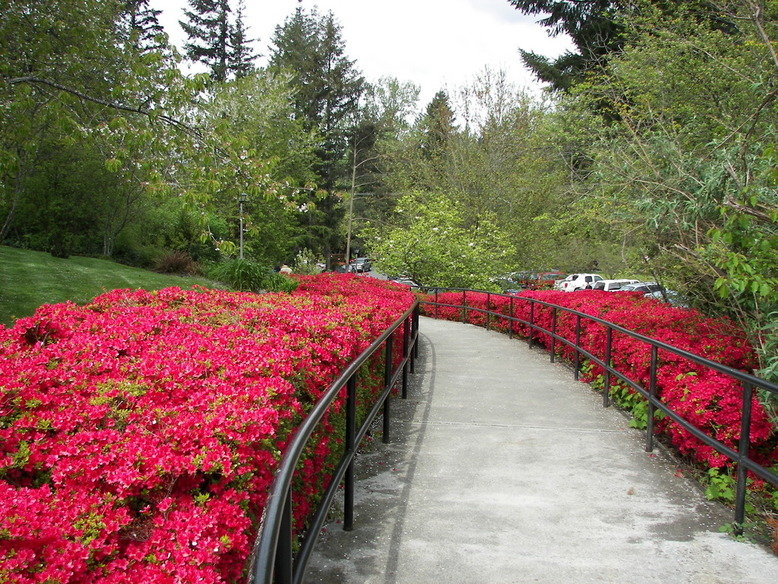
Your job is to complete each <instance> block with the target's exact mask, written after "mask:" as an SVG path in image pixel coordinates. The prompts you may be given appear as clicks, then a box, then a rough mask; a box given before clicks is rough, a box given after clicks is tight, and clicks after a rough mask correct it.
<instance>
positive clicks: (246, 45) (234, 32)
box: [228, 0, 258, 78]
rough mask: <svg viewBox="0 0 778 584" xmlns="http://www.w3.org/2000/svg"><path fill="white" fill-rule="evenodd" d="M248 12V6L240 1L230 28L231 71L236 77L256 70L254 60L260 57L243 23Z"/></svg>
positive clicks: (229, 65)
mask: <svg viewBox="0 0 778 584" xmlns="http://www.w3.org/2000/svg"><path fill="white" fill-rule="evenodd" d="M245 10H246V4H245V3H244V1H243V0H239V2H238V8H237V10H236V11H235V22H234V24H233V25H232V27H231V28H230V52H229V64H228V67H229V70H230V71H231V72H232V73H234V74H235V77H237V78H241V77H245V76H246V75H248V74H249V73H251V72H252V71H254V70H255V67H254V60H255V59H256V58H257V56H258V55H256V54H255V53H254V51H253V50H252V49H251V41H252V39H249V38H248V28H247V27H246V25H245V23H244V22H243V13H244V12H245Z"/></svg>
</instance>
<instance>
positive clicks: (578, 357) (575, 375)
mask: <svg viewBox="0 0 778 584" xmlns="http://www.w3.org/2000/svg"><path fill="white" fill-rule="evenodd" d="M580 346H581V315H580V314H576V315H575V367H574V369H573V378H574V379H575V380H576V381H578V373H579V371H578V370H579V369H580V368H581V353H580V352H579V351H578V347H580Z"/></svg>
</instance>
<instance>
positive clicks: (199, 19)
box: [179, 0, 230, 81]
mask: <svg viewBox="0 0 778 584" xmlns="http://www.w3.org/2000/svg"><path fill="white" fill-rule="evenodd" d="M189 6H190V8H191V10H185V11H184V15H185V16H186V18H187V20H186V21H183V20H182V21H179V24H180V25H181V28H182V29H183V30H184V32H185V33H186V35H187V37H188V39H189V40H188V42H187V43H186V44H185V45H184V52H185V53H186V57H187V58H188V59H189V60H190V61H193V62H195V63H197V62H200V63H203V64H205V65H206V66H207V67H208V69H209V73H210V74H211V78H212V79H214V80H215V81H226V80H227V75H228V72H229V61H230V21H229V13H230V3H229V0H189Z"/></svg>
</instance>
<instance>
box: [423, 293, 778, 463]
mask: <svg viewBox="0 0 778 584" xmlns="http://www.w3.org/2000/svg"><path fill="white" fill-rule="evenodd" d="M525 298H534V299H537V300H542V301H544V302H549V303H551V304H557V305H559V306H563V307H566V308H571V309H574V310H577V311H579V312H583V313H585V314H589V315H592V316H597V317H600V318H602V319H604V320H607V321H609V322H612V323H614V324H617V325H620V326H622V327H623V328H626V329H628V330H631V331H634V332H637V333H640V334H642V335H644V336H647V337H650V338H652V339H656V340H658V341H662V342H664V343H667V344H669V345H672V346H674V347H677V348H679V349H684V350H686V351H688V352H690V353H694V354H697V355H700V356H702V357H706V358H707V359H710V360H712V361H716V362H718V363H721V364H724V365H728V366H729V367H732V368H734V369H739V370H743V371H752V370H753V369H754V367H755V366H756V359H755V355H754V351H753V349H752V347H751V346H750V345H749V343H748V341H747V340H746V336H745V334H744V333H743V332H742V331H741V330H739V329H738V328H737V327H736V326H735V325H734V324H733V323H731V322H729V321H727V320H723V319H713V318H707V317H704V316H702V315H700V314H699V313H698V312H696V311H694V310H689V309H682V308H675V307H672V306H670V305H668V304H665V303H662V302H660V301H658V300H654V299H651V298H645V297H644V296H643V295H642V294H640V293H633V292H619V293H609V292H602V291H599V290H597V291H594V290H592V291H579V292H576V293H574V294H570V293H566V292H557V291H532V292H529V291H528V292H522V293H521V294H519V295H518V296H515V297H513V298H512V299H511V298H506V297H501V296H494V295H491V294H486V293H483V292H466V293H463V292H448V293H444V294H439V295H438V297H437V301H438V302H442V303H445V304H451V305H461V304H463V303H464V304H466V305H467V306H468V307H472V308H478V309H483V310H486V309H488V310H491V311H494V312H498V313H501V314H506V315H507V314H509V313H510V311H511V308H512V309H513V315H514V316H516V317H518V318H521V319H524V320H526V321H529V320H530V311H532V313H533V314H532V317H533V320H534V322H535V323H536V324H537V325H539V326H541V327H543V328H545V329H547V330H551V329H552V319H553V311H552V309H551V308H549V307H545V306H543V305H538V304H536V305H535V307H534V309H533V308H531V307H530V304H531V303H530V302H527V301H526V300H524V299H525ZM424 311H425V313H426V314H428V315H429V316H434V317H437V318H444V319H449V320H460V321H461V320H462V319H463V310H462V309H461V308H455V307H433V306H424ZM465 319H466V320H467V322H470V323H472V324H477V325H481V326H484V325H486V324H487V321H488V320H489V317H488V316H487V315H485V314H483V313H482V312H478V311H477V310H466V311H465ZM576 320H577V319H576V317H575V315H571V314H569V313H565V312H562V311H558V314H557V320H556V332H557V334H559V335H561V336H562V337H564V338H566V339H568V340H570V341H573V342H574V341H575V338H576V332H575V331H576ZM489 324H490V325H491V326H492V328H494V329H497V330H501V331H508V327H509V324H508V321H506V320H503V319H498V318H496V317H492V319H491V322H490V323H489ZM512 327H513V332H514V333H516V334H518V335H520V336H523V337H525V338H526V337H528V336H529V327H528V326H526V325H523V324H519V323H513V325H512ZM533 338H534V340H536V341H537V342H538V343H540V344H542V345H543V346H545V347H546V348H550V347H551V337H550V335H548V334H545V333H537V332H535V333H534V334H533ZM580 339H581V340H580V344H581V346H582V347H583V348H584V349H586V350H587V351H589V352H590V353H591V354H593V355H595V356H597V357H599V358H600V359H602V360H604V359H605V339H606V329H605V327H604V326H603V325H601V324H598V323H596V322H593V321H590V320H587V319H583V318H582V319H581V329H580ZM555 350H556V352H557V353H558V354H559V355H561V356H562V357H564V358H567V359H571V360H572V359H573V358H574V351H573V349H572V348H570V347H568V346H567V345H565V344H564V343H561V342H557V343H556V347H555ZM611 362H612V366H613V367H614V368H615V369H616V370H617V371H619V372H620V373H622V374H623V375H625V376H626V377H627V378H629V379H631V380H633V381H634V382H636V383H638V384H639V385H640V386H641V387H645V388H648V387H649V383H650V364H651V347H650V346H649V345H647V344H646V343H643V342H641V341H638V340H637V339H634V338H633V337H630V336H628V335H625V334H623V333H618V332H614V333H613V337H612V354H611ZM603 373H604V370H603V369H602V367H599V366H597V365H594V366H593V367H591V368H588V369H587V370H586V371H585V375H584V380H585V381H595V380H598V379H601V377H602V375H603ZM621 389H623V390H625V391H627V392H634V390H633V389H632V388H630V387H627V388H621ZM657 393H658V397H659V398H660V399H661V400H662V401H663V402H664V403H665V404H666V405H667V406H668V407H669V408H671V409H673V410H674V411H676V412H677V413H678V414H679V415H681V416H682V417H683V418H685V419H686V420H687V421H689V422H690V423H692V424H693V425H694V426H696V427H697V428H698V429H700V430H702V431H703V432H705V433H706V434H708V435H709V436H712V437H714V438H716V439H717V440H719V441H721V442H722V443H724V444H726V445H727V446H729V447H730V448H733V449H735V450H737V444H738V440H739V438H740V419H741V416H740V412H741V409H742V404H743V397H742V389H741V387H740V384H739V383H738V382H737V381H736V380H734V379H732V378H731V377H729V376H726V375H723V374H721V373H717V372H716V371H714V370H711V369H709V368H706V367H703V366H701V365H698V364H696V363H694V362H692V361H689V360H688V359H684V358H682V357H679V356H677V355H675V354H674V353H671V352H669V351H664V350H660V351H659V352H658V366H657ZM752 405H753V413H752V422H751V435H750V439H751V449H752V451H751V456H752V458H754V459H756V460H758V461H760V462H762V463H763V464H765V465H767V466H770V465H771V464H774V463H775V462H778V451H777V450H776V448H775V446H776V433H775V428H773V427H772V425H771V423H770V421H769V418H768V416H767V414H766V412H765V409H764V407H763V406H762V405H761V404H760V403H759V402H758V401H757V399H756V398H754V399H753V403H752ZM656 429H657V431H658V432H663V433H665V434H666V435H667V437H668V438H669V439H670V441H671V443H672V444H673V445H674V446H675V447H676V448H677V449H678V450H679V451H680V452H681V453H683V454H687V455H690V456H692V457H693V458H695V459H696V460H698V461H700V462H703V463H704V464H707V465H708V466H710V467H713V468H718V467H722V466H725V465H727V464H729V461H728V459H727V457H726V456H724V455H722V454H720V453H718V452H717V451H716V450H714V449H713V448H712V447H710V446H707V445H706V444H704V443H702V442H701V441H700V440H698V439H697V438H695V437H694V436H692V435H691V434H690V433H689V432H687V431H686V430H684V429H683V428H681V427H680V426H679V425H678V424H676V423H674V422H673V421H672V420H670V419H669V418H662V419H660V420H658V422H657V425H656Z"/></svg>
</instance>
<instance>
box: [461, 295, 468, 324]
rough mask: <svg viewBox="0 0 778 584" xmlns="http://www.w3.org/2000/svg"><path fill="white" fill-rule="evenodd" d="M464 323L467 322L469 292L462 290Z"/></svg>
mask: <svg viewBox="0 0 778 584" xmlns="http://www.w3.org/2000/svg"><path fill="white" fill-rule="evenodd" d="M462 322H467V292H466V291H465V290H462Z"/></svg>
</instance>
